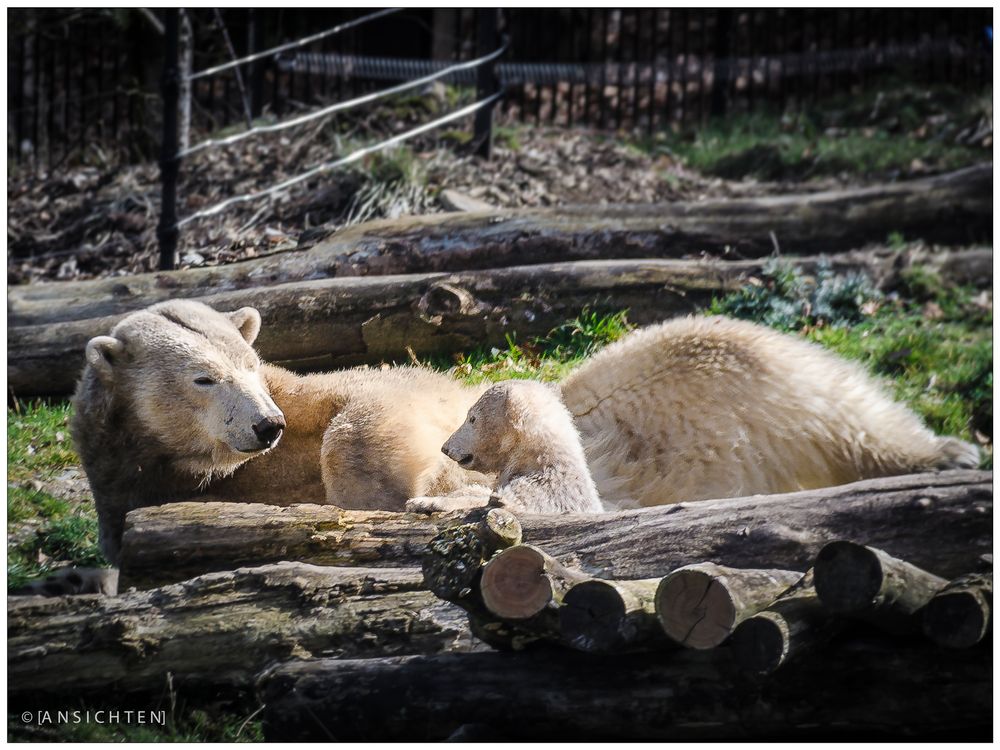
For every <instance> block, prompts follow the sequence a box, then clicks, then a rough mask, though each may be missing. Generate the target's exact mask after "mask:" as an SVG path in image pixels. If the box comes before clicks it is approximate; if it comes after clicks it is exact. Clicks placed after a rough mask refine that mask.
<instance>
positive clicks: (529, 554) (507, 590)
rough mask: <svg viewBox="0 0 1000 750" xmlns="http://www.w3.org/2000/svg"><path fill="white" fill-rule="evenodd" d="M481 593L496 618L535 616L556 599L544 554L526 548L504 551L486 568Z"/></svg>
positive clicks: (514, 618) (513, 618)
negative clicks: (546, 569)
mask: <svg viewBox="0 0 1000 750" xmlns="http://www.w3.org/2000/svg"><path fill="white" fill-rule="evenodd" d="M480 592H481V593H482V597H483V603H484V604H485V605H486V607H487V609H489V610H490V612H492V613H493V614H495V615H496V616H497V617H500V618H504V619H511V620H523V619H527V618H529V617H534V616H535V615H537V614H538V613H539V612H541V611H542V610H543V609H544V608H545V606H546V605H547V604H548V603H549V602H551V601H552V599H553V591H552V586H551V584H550V582H549V579H548V577H547V576H546V575H545V557H544V555H543V554H542V553H541V552H540V551H539V550H537V549H535V548H533V547H529V546H525V545H522V546H520V547H512V548H510V549H508V550H505V551H504V552H503V553H502V554H501V555H499V556H498V557H495V558H494V559H493V560H491V561H490V562H489V564H487V565H486V567H485V568H483V578H482V582H481V583H480Z"/></svg>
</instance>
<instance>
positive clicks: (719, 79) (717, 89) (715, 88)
mask: <svg viewBox="0 0 1000 750" xmlns="http://www.w3.org/2000/svg"><path fill="white" fill-rule="evenodd" d="M703 19H704V17H703ZM702 23H704V20H702ZM715 24H716V26H715V50H714V52H715V66H714V67H715V72H714V73H713V74H712V100H711V101H712V104H711V109H710V112H711V114H712V117H722V116H723V115H724V114H726V94H727V92H728V89H729V86H730V80H729V78H730V71H731V70H732V65H731V61H730V60H729V56H730V54H731V51H732V45H731V44H730V35H731V34H732V30H733V12H732V10H729V9H721V10H719V11H717V14H716V16H715ZM702 85H704V78H703V79H702Z"/></svg>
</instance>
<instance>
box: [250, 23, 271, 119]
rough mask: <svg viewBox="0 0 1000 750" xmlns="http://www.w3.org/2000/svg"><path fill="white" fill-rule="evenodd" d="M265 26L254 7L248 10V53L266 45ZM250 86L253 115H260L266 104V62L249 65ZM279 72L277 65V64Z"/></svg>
mask: <svg viewBox="0 0 1000 750" xmlns="http://www.w3.org/2000/svg"><path fill="white" fill-rule="evenodd" d="M262 32H263V26H262V24H261V19H260V18H259V17H258V16H257V14H256V13H255V12H254V9H253V8H249V9H248V10H247V54H248V55H252V54H253V53H254V52H257V51H258V50H260V49H261V48H262V47H263V46H264V45H263V44H262V43H261V40H262V39H263V34H262ZM249 68H250V70H249V74H250V75H249V76H248V77H249V79H250V80H249V87H250V113H251V115H252V116H253V117H260V112H261V108H262V106H263V104H264V63H263V62H262V61H260V60H257V61H255V62H252V63H250V65H249ZM275 74H277V66H275Z"/></svg>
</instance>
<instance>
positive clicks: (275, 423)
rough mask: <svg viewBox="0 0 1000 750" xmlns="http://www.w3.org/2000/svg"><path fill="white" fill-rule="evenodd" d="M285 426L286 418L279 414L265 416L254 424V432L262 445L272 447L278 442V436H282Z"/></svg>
mask: <svg viewBox="0 0 1000 750" xmlns="http://www.w3.org/2000/svg"><path fill="white" fill-rule="evenodd" d="M285 426H286V425H285V418H284V417H283V416H282V415H280V414H279V415H278V416H275V417H264V418H263V419H262V420H260V421H259V422H258V423H257V424H255V425H254V426H253V432H254V435H256V436H257V440H258V441H259V442H260V444H261V445H263V446H264V447H266V448H270V447H271V446H272V445H274V444H275V443H277V442H278V438H280V437H281V431H282V430H284V429H285Z"/></svg>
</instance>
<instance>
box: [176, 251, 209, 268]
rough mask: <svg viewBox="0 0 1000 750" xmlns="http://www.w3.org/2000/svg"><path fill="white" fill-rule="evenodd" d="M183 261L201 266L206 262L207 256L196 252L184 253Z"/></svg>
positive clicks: (189, 264) (188, 264)
mask: <svg viewBox="0 0 1000 750" xmlns="http://www.w3.org/2000/svg"><path fill="white" fill-rule="evenodd" d="M181 263H183V264H184V265H185V266H201V265H204V264H205V256H204V255H202V254H201V253H195V252H190V253H184V255H183V256H181Z"/></svg>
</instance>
